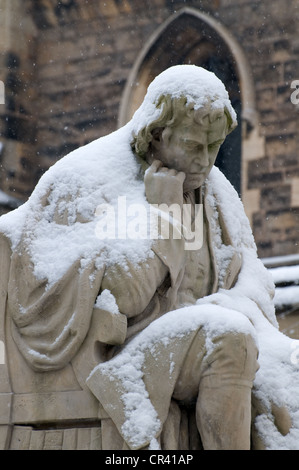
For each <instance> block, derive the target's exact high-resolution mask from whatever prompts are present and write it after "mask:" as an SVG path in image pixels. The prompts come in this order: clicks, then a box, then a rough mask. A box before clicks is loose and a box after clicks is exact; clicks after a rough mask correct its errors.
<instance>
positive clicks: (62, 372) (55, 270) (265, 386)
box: [0, 65, 299, 450]
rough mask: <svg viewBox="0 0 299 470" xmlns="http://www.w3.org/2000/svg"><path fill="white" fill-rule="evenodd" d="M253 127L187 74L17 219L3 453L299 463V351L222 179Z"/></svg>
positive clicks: (8, 258)
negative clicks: (237, 135) (244, 454)
mask: <svg viewBox="0 0 299 470" xmlns="http://www.w3.org/2000/svg"><path fill="white" fill-rule="evenodd" d="M235 126H236V116H235V112H234V110H233V109H232V107H231V104H230V101H229V98H228V95H227V92H226V90H225V88H224V86H223V84H222V82H221V81H220V80H218V78H217V77H216V76H215V75H214V74H212V73H210V72H207V71H206V70H204V69H202V68H199V67H196V66H191V65H184V66H175V67H171V68H170V69H168V70H166V71H164V72H163V73H162V74H160V75H159V76H158V77H157V78H156V79H155V80H154V81H153V82H152V84H151V85H150V86H149V89H148V92H147V95H146V97H145V99H144V101H143V103H142V105H141V107H140V108H139V109H138V110H137V112H136V113H135V115H134V116H133V118H132V120H131V121H130V122H129V123H128V124H127V125H126V126H124V127H123V128H121V129H119V130H117V131H116V132H114V133H112V134H111V135H108V136H106V137H103V138H101V139H98V140H96V141H94V142H92V143H90V144H89V145H86V146H85V147H82V148H80V149H77V150H76V151H74V152H72V153H71V154H69V155H67V156H66V157H64V158H63V159H61V160H60V161H59V162H57V163H56V164H55V165H54V166H53V167H52V168H51V169H50V170H48V172H47V173H46V174H45V175H44V176H43V177H42V178H41V180H40V182H39V183H38V185H37V187H36V189H35V190H34V192H33V194H32V196H31V197H30V199H29V200H28V202H27V203H25V204H24V205H23V206H21V207H20V208H18V209H17V210H15V211H13V212H11V213H10V214H8V215H5V216H3V217H2V218H1V219H0V232H1V239H0V241H1V304H0V307H1V310H0V314H1V315H0V340H1V342H2V344H3V345H5V354H4V356H5V357H4V360H3V361H2V362H3V363H2V364H1V365H0V378H1V381H0V392H1V393H0V419H1V423H0V441H1V446H2V448H11V449H14V448H28V449H41V448H45V449H47V448H51V449H53V448H66V449H75V448H77V449H79V448H81V449H82V448H99V449H107V450H109V449H113V450H117V449H132V450H137V449H165V450H170V449H202V448H203V449H250V448H251V449H299V397H298V391H299V379H298V366H297V363H298V361H297V355H296V354H297V352H296V351H297V348H299V346H298V343H299V342H298V343H297V342H294V341H293V340H291V339H290V338H288V337H286V336H284V335H283V334H282V333H280V332H279V330H278V326H277V322H276V318H275V312H274V307H273V302H272V298H273V294H274V285H273V282H272V279H271V277H270V275H269V273H268V272H267V271H266V269H265V268H264V266H263V264H262V263H261V261H260V260H259V259H258V257H257V254H256V247H255V243H254V240H253V236H252V233H251V229H250V226H249V223H248V220H247V218H246V216H245V214H244V210H243V206H242V203H241V201H240V199H239V197H238V196H237V194H236V192H235V190H234V189H233V188H232V186H231V184H230V183H229V182H228V181H227V180H226V178H225V177H224V176H223V174H222V173H221V172H220V171H219V170H218V169H217V168H216V167H215V166H214V163H215V159H216V156H217V153H218V151H219V148H220V146H221V144H222V143H223V141H224V140H225V138H226V135H227V134H228V133H229V132H231V131H232V130H233V129H234V127H235ZM83 424H84V426H83Z"/></svg>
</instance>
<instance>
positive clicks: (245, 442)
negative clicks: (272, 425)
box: [174, 330, 258, 450]
mask: <svg viewBox="0 0 299 470" xmlns="http://www.w3.org/2000/svg"><path fill="white" fill-rule="evenodd" d="M202 336H203V331H202V330H200V331H199V332H198V333H197V335H196V337H195V338H194V340H193V343H192V345H191V347H190V350H189V352H188V354H187V357H186V359H185V362H184V366H183V369H182V371H181V373H180V376H179V380H178V382H177V385H176V388H175V394H174V397H175V398H176V399H178V400H183V401H188V399H189V400H190V398H192V396H193V399H196V396H197V402H196V420H197V426H198V430H199V433H200V436H201V440H202V444H203V448H204V449H205V450H247V449H250V428H251V390H252V384H253V380H254V377H255V373H256V371H257V369H258V363H257V347H256V344H255V342H254V339H253V338H252V336H251V335H250V334H245V333H244V332H239V333H238V332H231V331H227V332H226V333H223V334H221V335H219V336H215V337H214V338H213V340H212V344H211V345H210V347H206V350H205V351H204V352H203V349H202V344H203V339H202ZM190 372H191V373H190ZM190 393H191V394H190Z"/></svg>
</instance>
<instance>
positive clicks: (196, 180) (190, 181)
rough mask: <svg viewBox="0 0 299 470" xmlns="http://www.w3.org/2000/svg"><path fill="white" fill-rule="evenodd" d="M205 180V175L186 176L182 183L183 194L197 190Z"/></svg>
mask: <svg viewBox="0 0 299 470" xmlns="http://www.w3.org/2000/svg"><path fill="white" fill-rule="evenodd" d="M205 179H206V175H203V174H199V175H188V176H187V177H186V179H185V181H184V192H188V191H192V190H194V189H197V188H199V187H200V186H201V185H202V184H203V182H204V181H205Z"/></svg>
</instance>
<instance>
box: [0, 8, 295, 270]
mask: <svg viewBox="0 0 299 470" xmlns="http://www.w3.org/2000/svg"><path fill="white" fill-rule="evenodd" d="M298 28H299V0H288V2H287V3H286V2H284V1H283V0H259V1H253V0H142V1H140V0H60V1H59V0H0V80H1V81H2V82H4V85H5V105H4V104H0V123H1V124H0V125H1V129H0V131H1V134H0V154H1V155H0V159H1V160H0V204H1V211H2V213H4V212H6V211H8V210H11V209H12V208H13V207H16V206H17V205H18V204H20V203H22V202H24V201H25V200H26V199H27V198H28V197H29V195H30V194H31V192H32V190H33V188H34V186H35V184H36V183H37V181H38V179H39V178H40V176H41V175H42V173H43V172H44V171H45V170H47V168H49V166H51V165H52V164H54V163H55V161H57V160H58V159H59V158H61V157H62V156H64V155H65V154H67V153H68V152H70V151H71V150H73V149H75V148H76V147H78V146H81V145H84V144H85V143H88V142H90V141H92V140H94V139H96V138H98V137H100V136H103V135H105V134H107V133H109V132H111V131H113V130H115V129H116V128H117V127H119V126H121V125H123V124H124V123H126V122H127V121H128V120H129V119H130V117H131V115H132V113H133V112H134V110H135V109H136V108H137V107H138V104H139V103H140V102H141V100H142V98H143V95H144V94H145V91H146V87H147V85H148V84H149V83H150V81H151V80H152V79H153V78H154V77H155V75H157V74H158V73H159V72H160V71H162V70H163V69H165V68H167V67H169V66H171V65H175V64H182V63H192V64H196V65H200V66H204V67H206V68H207V69H209V70H212V71H213V72H215V73H216V75H218V76H219V78H221V79H222V80H223V81H224V83H225V84H226V86H227V89H228V91H229V93H230V97H231V100H232V103H233V105H234V107H235V109H236V111H237V113H238V119H239V126H238V129H237V130H236V131H234V133H233V134H231V136H230V137H229V139H228V140H227V142H226V144H225V146H224V147H223V149H222V150H221V152H220V154H219V157H218V160H217V165H218V166H219V167H220V168H221V169H222V170H223V172H224V173H225V174H226V176H227V177H228V178H229V179H230V180H231V182H232V183H233V184H234V186H235V188H236V189H237V191H238V192H239V194H240V196H241V198H242V200H243V203H244V206H245V210H246V213H247V215H248V217H249V220H250V222H251V225H252V229H253V232H254V236H255V239H256V242H257V246H258V251H259V255H260V256H261V257H263V258H265V257H266V258H269V257H270V258H272V257H282V256H283V257H284V260H286V263H287V264H288V263H291V264H293V262H294V260H297V261H298V259H297V256H298V258H299V158H298V151H297V148H298V143H299V132H298V128H299V112H298V111H299V107H298V106H297V101H298V102H299V92H298V95H297V91H296V88H294V87H295V86H296V80H299V61H298V54H299V39H298ZM298 84H299V82H298ZM297 86H298V85H297ZM285 257H286V258H285ZM275 259H277V258H275ZM288 260H289V261H288ZM274 264H275V263H274ZM274 264H273V263H272V265H274ZM269 266H271V264H269Z"/></svg>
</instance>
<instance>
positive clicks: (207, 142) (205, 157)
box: [154, 114, 227, 191]
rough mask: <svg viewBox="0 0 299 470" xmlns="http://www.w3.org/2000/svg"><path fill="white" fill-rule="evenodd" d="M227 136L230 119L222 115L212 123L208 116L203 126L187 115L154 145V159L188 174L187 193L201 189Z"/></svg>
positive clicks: (185, 183)
mask: <svg viewBox="0 0 299 470" xmlns="http://www.w3.org/2000/svg"><path fill="white" fill-rule="evenodd" d="M226 133H227V118H226V116H225V115H223V114H222V115H220V116H219V117H218V118H216V120H214V121H213V122H212V123H211V122H210V120H209V116H205V117H204V118H203V120H202V123H201V124H198V123H197V122H195V120H194V118H192V117H188V116H185V117H184V118H183V119H181V120H180V122H179V123H178V124H176V125H175V126H174V127H171V128H168V127H166V128H165V129H164V130H163V133H162V135H161V137H160V139H159V140H158V141H157V140H156V141H155V142H154V148H155V157H156V158H157V159H158V160H160V161H162V163H163V164H164V166H166V167H168V168H170V169H175V170H177V171H183V172H184V173H185V174H186V179H185V182H184V191H191V190H192V189H196V188H199V187H200V186H201V185H202V183H203V182H204V181H205V179H206V178H207V176H208V174H209V172H210V170H211V168H212V166H213V165H214V163H215V160H216V157H217V154H218V151H219V148H220V146H221V144H222V143H223V141H224V140H225V137H226V135H227V134H226Z"/></svg>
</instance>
